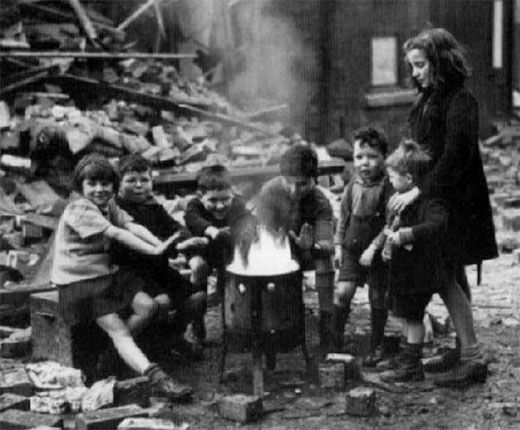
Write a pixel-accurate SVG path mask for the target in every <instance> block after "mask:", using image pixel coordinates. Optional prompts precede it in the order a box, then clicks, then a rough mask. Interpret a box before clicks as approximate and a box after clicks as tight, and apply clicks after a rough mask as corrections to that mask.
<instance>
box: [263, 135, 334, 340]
mask: <svg viewBox="0 0 520 430" xmlns="http://www.w3.org/2000/svg"><path fill="white" fill-rule="evenodd" d="M280 173H281V175H280V176H277V177H275V178H273V179H271V180H270V181H269V182H267V183H266V184H265V185H264V186H263V187H262V189H261V190H260V193H259V195H258V197H257V199H256V208H255V210H256V216H257V218H258V222H259V223H263V224H265V225H266V226H268V227H270V228H271V229H273V230H274V231H276V232H277V231H282V232H283V233H284V234H287V235H289V237H290V239H291V241H290V243H291V249H292V253H293V256H294V257H295V259H296V260H297V261H298V262H299V263H300V266H301V268H302V269H303V270H308V269H309V268H314V269H315V271H316V290H317V292H318V302H319V312H320V314H319V318H320V320H319V324H320V344H321V345H322V346H323V347H324V348H327V349H328V348H329V347H330V346H331V340H332V334H333V333H332V326H331V322H332V297H333V294H334V267H333V264H332V254H333V253H334V242H333V238H334V218H333V212H332V207H331V204H330V202H329V200H328V199H327V197H326V196H325V194H324V193H323V192H322V191H321V190H320V189H319V188H318V187H317V186H316V181H317V177H318V157H317V154H316V152H315V151H314V150H313V149H312V148H310V147H309V146H306V145H303V144H296V145H293V146H291V147H290V148H289V149H288V150H287V151H285V153H284V154H283V155H282V158H281V160H280Z"/></svg>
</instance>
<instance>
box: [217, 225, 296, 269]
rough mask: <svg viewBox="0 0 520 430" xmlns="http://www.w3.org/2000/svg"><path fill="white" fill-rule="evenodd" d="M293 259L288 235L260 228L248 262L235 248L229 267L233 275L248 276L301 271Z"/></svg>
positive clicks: (250, 250)
mask: <svg viewBox="0 0 520 430" xmlns="http://www.w3.org/2000/svg"><path fill="white" fill-rule="evenodd" d="M299 268H300V266H299V264H298V263H297V262H296V261H295V260H294V259H293V258H292V255H291V247H290V245H289V238H288V237H287V235H286V234H282V233H274V232H273V231H272V230H270V229H268V228H267V227H265V226H263V225H260V226H258V240H256V241H254V242H253V243H252V244H251V248H250V249H249V255H248V258H247V260H244V259H243V258H242V257H241V255H240V251H239V249H238V247H237V248H235V254H234V258H233V262H232V263H231V264H230V265H229V266H228V268H227V269H228V270H229V271H230V272H231V273H234V274H237V275H246V276H271V275H283V274H285V273H290V272H294V271H296V270H299Z"/></svg>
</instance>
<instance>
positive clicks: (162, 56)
mask: <svg viewBox="0 0 520 430" xmlns="http://www.w3.org/2000/svg"><path fill="white" fill-rule="evenodd" d="M34 57H40V58H97V59H106V60H124V59H127V58H137V59H144V60H151V59H155V60H175V59H184V58H196V57H197V56H196V55H195V54H169V53H158V54H149V53H146V52H74V51H6V52H0V58H34Z"/></svg>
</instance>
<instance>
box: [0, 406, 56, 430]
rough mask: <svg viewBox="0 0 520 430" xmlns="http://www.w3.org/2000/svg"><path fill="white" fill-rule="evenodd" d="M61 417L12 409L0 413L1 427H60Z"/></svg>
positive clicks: (7, 429)
mask: <svg viewBox="0 0 520 430" xmlns="http://www.w3.org/2000/svg"><path fill="white" fill-rule="evenodd" d="M60 425H61V417H58V416H55V415H43V414H35V413H34V412H26V411H19V410H17V409H10V410H8V411H5V412H1V413H0V429H2V430H17V429H30V428H33V427H38V426H47V427H60Z"/></svg>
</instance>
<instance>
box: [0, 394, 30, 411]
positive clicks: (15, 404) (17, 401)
mask: <svg viewBox="0 0 520 430" xmlns="http://www.w3.org/2000/svg"><path fill="white" fill-rule="evenodd" d="M30 404H31V403H30V400H29V397H25V396H19V395H18V394H12V393H4V394H0V412H3V411H6V410H8V409H19V410H21V411H28V410H29V408H30Z"/></svg>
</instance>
